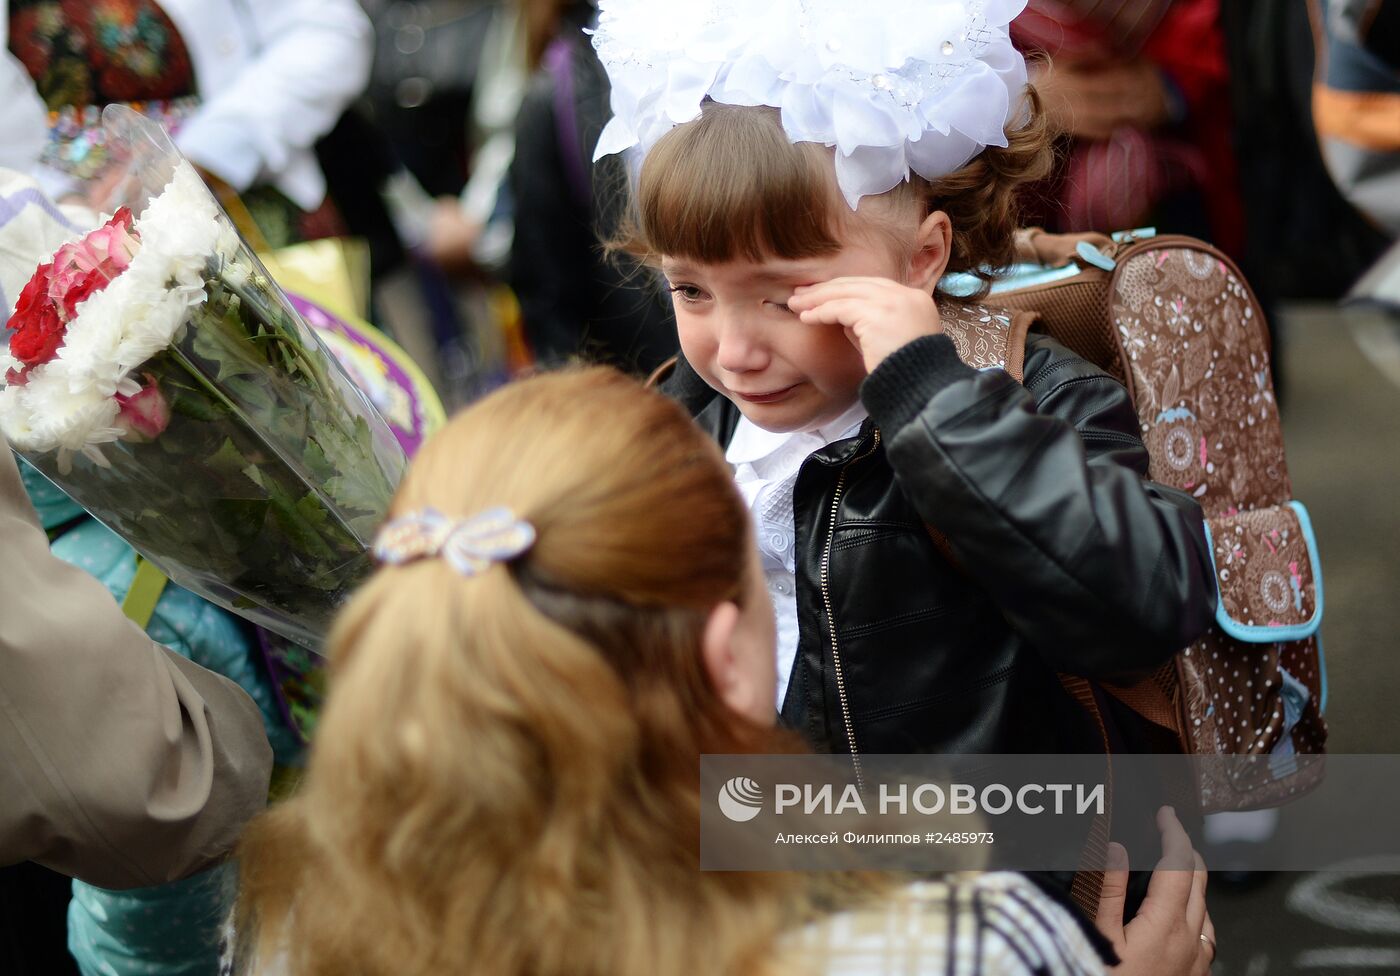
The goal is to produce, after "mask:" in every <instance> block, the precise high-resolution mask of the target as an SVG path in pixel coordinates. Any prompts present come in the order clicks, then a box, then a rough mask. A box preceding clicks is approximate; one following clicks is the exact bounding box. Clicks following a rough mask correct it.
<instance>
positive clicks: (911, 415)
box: [663, 335, 1215, 753]
mask: <svg viewBox="0 0 1400 976" xmlns="http://www.w3.org/2000/svg"><path fill="white" fill-rule="evenodd" d="M1024 375H1025V379H1024V385H1022V384H1018V383H1017V382H1016V381H1015V380H1014V379H1012V377H1011V376H1009V375H1008V374H1007V373H1005V372H1004V371H1002V370H992V371H978V370H975V369H973V368H972V367H970V366H967V365H966V364H964V363H963V362H962V361H961V360H960V359H958V357H957V353H956V352H955V350H954V348H953V344H952V342H951V341H950V340H949V339H948V338H947V337H946V336H930V337H927V338H924V339H920V340H917V341H916V342H913V343H911V344H910V345H908V346H906V347H904V348H903V349H901V350H899V351H898V352H896V353H895V354H894V355H892V356H890V357H889V358H888V359H887V360H886V361H885V362H884V363H882V364H881V365H880V367H879V368H878V369H876V370H875V372H874V373H873V374H872V375H871V376H870V377H869V378H868V379H867V380H866V381H865V383H864V384H863V386H862V388H861V399H862V400H863V401H864V403H865V406H866V408H867V410H868V411H869V413H870V419H869V420H867V421H866V422H865V424H864V425H863V426H862V428H861V430H860V433H859V434H858V435H857V436H856V437H854V438H849V439H846V440H843V441H838V442H836V443H834V444H831V445H829V446H827V447H826V448H824V449H823V450H821V451H818V452H816V453H815V454H813V455H811V456H810V457H809V458H808V459H807V460H806V461H805V462H804V463H803V465H802V468H801V470H800V471H799V473H798V478H797V484H796V487H795V490H794V497H793V509H794V513H795V526H796V534H797V612H798V621H799V630H800V638H799V643H798V650H797V659H796V662H795V664H794V666H793V672H792V675H791V680H790V681H789V684H788V691H787V698H786V701H785V702H784V705H783V708H782V718H783V720H784V722H785V723H786V724H788V725H790V726H792V727H793V728H795V729H797V730H799V731H800V732H802V733H803V734H804V735H805V736H806V737H807V738H808V740H809V741H810V742H811V743H812V744H813V745H814V746H815V747H817V748H818V749H823V750H826V751H832V752H840V751H850V750H858V751H859V752H861V753H908V752H940V753H941V752H949V753H1044V752H1101V751H1103V735H1102V732H1100V731H1099V730H1098V728H1097V726H1096V725H1094V724H1093V723H1092V722H1091V721H1090V719H1089V717H1088V715H1087V713H1086V712H1085V711H1084V710H1083V709H1082V707H1081V706H1079V705H1078V704H1076V703H1075V702H1074V701H1073V700H1072V699H1071V698H1070V697H1069V695H1068V694H1067V693H1066V692H1065V691H1064V690H1063V687H1062V686H1061V684H1060V681H1059V679H1058V678H1057V677H1056V672H1057V671H1064V672H1068V673H1072V674H1079V675H1084V676H1088V677H1092V678H1107V677H1123V676H1127V675H1131V674H1133V673H1135V672H1142V671H1145V670H1147V669H1151V668H1153V667H1155V666H1157V665H1159V664H1161V663H1162V662H1164V661H1166V660H1167V659H1168V658H1169V657H1170V656H1171V655H1172V654H1173V653H1175V652H1176V651H1178V650H1180V649H1181V648H1183V647H1185V646H1186V645H1187V644H1189V643H1190V642H1191V641H1192V640H1193V639H1194V638H1195V637H1197V636H1198V635H1199V634H1200V633H1201V632H1203V631H1204V630H1205V629H1206V627H1207V626H1208V625H1209V622H1210V620H1211V618H1212V615H1213V613H1214V602H1215V587H1214V574H1213V572H1212V568H1211V563H1210V557H1209V555H1208V553H1207V550H1206V543H1205V536H1204V532H1203V529H1202V516H1201V510H1200V508H1199V506H1198V505H1197V504H1196V503H1195V501H1194V500H1193V499H1191V498H1190V497H1188V496H1187V495H1184V494H1182V493H1181V492H1178V491H1175V490H1173V489H1170V488H1166V487H1164V486H1162V485H1158V484H1155V483H1152V482H1149V481H1147V480H1145V478H1144V475H1145V474H1146V471H1147V451H1146V449H1145V448H1144V447H1143V444H1142V442H1141V440H1140V439H1139V437H1138V435H1137V430H1138V421H1137V415H1136V413H1135V411H1134V409H1133V406H1132V403H1131V402H1130V400H1129V398H1128V394H1127V391H1126V390H1124V388H1123V387H1122V386H1121V385H1120V384H1118V383H1117V382H1116V381H1115V380H1113V379H1112V378H1111V377H1109V376H1108V375H1107V374H1105V373H1103V372H1101V371H1100V370H1099V369H1097V368H1096V367H1094V366H1092V365H1090V364H1089V363H1088V362H1086V361H1085V360H1083V359H1081V358H1079V357H1077V356H1075V355H1074V354H1073V353H1071V352H1070V351H1069V350H1067V349H1066V348H1065V347H1063V346H1061V345H1060V344H1059V343H1057V342H1055V341H1054V340H1052V339H1049V338H1046V337H1044V336H1038V335H1031V336H1030V337H1029V338H1028V340H1027V343H1026V358H1025V369H1024ZM663 389H665V390H666V391H667V392H669V393H671V394H672V395H674V396H676V397H677V398H678V399H680V400H681V401H682V402H683V403H686V404H687V406H688V407H689V408H690V409H691V411H692V413H694V414H695V415H696V419H697V421H698V422H699V423H700V424H701V425H702V426H703V427H704V428H705V429H706V430H707V431H709V432H710V433H711V434H712V435H713V436H715V437H716V438H717V439H718V440H719V441H720V443H722V444H725V443H728V441H729V439H730V437H731V436H732V435H733V431H734V427H735V424H737V422H738V419H739V413H738V410H737V409H736V408H735V407H734V405H733V404H732V403H730V402H729V401H728V400H727V399H725V398H723V397H721V396H718V395H717V394H715V393H714V392H713V391H711V390H709V388H708V387H705V386H704V385H703V383H701V382H700V381H699V378H698V377H697V376H696V375H695V373H694V371H693V370H691V369H690V368H689V367H688V366H687V365H686V364H685V363H684V362H683V361H682V362H681V363H680V364H679V365H678V369H677V371H676V373H675V374H674V375H673V376H672V378H671V379H670V380H668V381H667V384H666V385H665V387H664V388H663ZM926 524H927V525H931V526H933V527H934V528H936V529H937V530H938V531H940V532H941V533H942V534H943V535H945V536H946V538H947V544H948V547H949V548H950V549H951V551H952V553H953V555H954V557H955V560H956V565H955V564H954V563H953V562H950V561H949V559H948V558H947V557H946V556H945V555H944V554H943V553H942V552H940V551H939V549H938V548H937V547H936V546H935V545H934V543H933V541H932V540H931V538H930V536H929V534H928V531H927V527H926ZM1115 751H1117V750H1115Z"/></svg>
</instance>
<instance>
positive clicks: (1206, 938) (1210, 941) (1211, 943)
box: [1199, 932, 1217, 959]
mask: <svg viewBox="0 0 1400 976" xmlns="http://www.w3.org/2000/svg"><path fill="white" fill-rule="evenodd" d="M1199 938H1200V940H1201V941H1202V942H1204V943H1205V944H1206V945H1208V946H1210V957H1211V958H1212V959H1214V958H1215V953H1216V951H1217V950H1216V948H1215V941H1214V940H1213V939H1211V937H1210V936H1208V935H1206V934H1205V933H1204V932H1202V933H1201V934H1200V936H1199Z"/></svg>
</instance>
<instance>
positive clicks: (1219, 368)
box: [945, 235, 1327, 812]
mask: <svg viewBox="0 0 1400 976" xmlns="http://www.w3.org/2000/svg"><path fill="white" fill-rule="evenodd" d="M1036 250H1037V252H1038V254H1039V256H1040V257H1041V259H1042V260H1043V261H1046V260H1047V258H1049V257H1050V255H1053V254H1054V253H1055V251H1056V250H1059V251H1061V252H1066V253H1070V254H1072V255H1073V259H1072V260H1071V261H1069V262H1068V263H1066V264H1065V265H1064V266H1063V267H1061V268H1059V269H1046V270H1045V271H1043V272H1042V273H1040V274H1038V275H1036V276H1034V277H1035V278H1038V279H1039V280H1032V282H1031V283H1029V284H1026V283H1024V282H1025V281H1026V278H1025V277H1021V278H1020V279H1019V280H1018V279H1012V280H1010V281H1009V282H1008V283H1007V284H1008V285H1010V287H1009V288H1003V289H998V290H996V291H994V293H993V295H992V297H991V298H990V299H988V302H989V304H995V305H997V306H1002V307H1005V308H1008V309H1011V310H1014V311H1018V312H1025V311H1034V312H1035V313H1037V314H1038V317H1039V320H1040V322H1039V324H1038V325H1036V326H1035V328H1036V330H1037V331H1040V332H1044V333H1046V334H1048V335H1051V336H1053V337H1054V338H1056V339H1058V340H1059V341H1061V342H1063V343H1064V344H1065V345H1067V346H1069V347H1070V348H1071V349H1073V350H1074V351H1076V352H1077V353H1079V354H1080V355H1081V356H1083V357H1085V358H1086V359H1088V360H1090V361H1091V362H1093V363H1095V364H1097V365H1098V366H1100V367H1101V368H1102V369H1104V370H1106V371H1107V372H1109V373H1110V374H1112V375H1113V376H1115V377H1117V378H1118V380H1119V381H1121V382H1122V383H1123V384H1124V385H1125V386H1126V387H1127V388H1128V391H1129V393H1130V394H1131V395H1132V398H1133V403H1134V404H1135V405H1136V407H1137V412H1138V418H1139V421H1140V423H1141V432H1142V438H1143V441H1144V442H1145V443H1146V444H1147V448H1148V451H1149V454H1150V456H1151V461H1150V467H1149V476H1150V477H1151V478H1152V479H1153V480H1154V481H1157V482H1159V483H1161V484H1165V485H1169V486H1171V487H1173V488H1178V489H1180V490H1182V491H1185V492H1187V493H1188V494H1190V495H1192V496H1193V497H1195V498H1196V500H1197V501H1198V502H1199V503H1200V505H1201V507H1202V508H1203V509H1204V511H1205V515H1206V526H1207V531H1208V534H1209V536H1210V547H1211V552H1212V555H1213V557H1214V560H1215V569H1216V576H1217V582H1218V587H1219V595H1220V599H1219V609H1218V611H1217V614H1216V622H1215V625H1214V626H1213V627H1212V628H1211V629H1210V630H1209V631H1208V632H1207V633H1206V634H1205V635H1204V636H1203V637H1201V638H1200V639H1199V640H1197V641H1196V642H1195V643H1193V644H1192V645H1191V646H1190V647H1187V648H1184V649H1183V650H1182V651H1181V652H1180V653H1178V654H1177V655H1176V657H1175V658H1174V659H1173V660H1172V661H1170V662H1169V663H1168V664H1166V665H1164V666H1163V667H1162V668H1161V669H1159V671H1158V672H1157V673H1155V674H1153V675H1152V676H1151V677H1150V678H1148V679H1147V680H1144V681H1141V682H1139V683H1138V684H1135V685H1132V686H1127V687H1118V686H1112V685H1102V687H1103V689H1104V690H1105V691H1106V692H1107V693H1109V694H1112V695H1113V696H1115V697H1116V698H1118V699H1120V700H1121V701H1123V702H1124V703H1126V704H1128V705H1129V706H1131V707H1132V708H1133V709H1134V710H1135V711H1136V712H1138V713H1139V714H1141V715H1143V716H1144V717H1145V718H1147V719H1149V720H1151V721H1152V722H1154V723H1155V724H1157V725H1158V726H1160V727H1162V728H1163V729H1165V730H1167V731H1169V732H1170V733H1171V734H1173V735H1174V736H1175V737H1176V740H1177V741H1178V742H1179V744H1180V747H1181V749H1182V751H1184V752H1186V753H1189V754H1195V755H1201V756H1243V757H1252V758H1253V759H1254V760H1255V761H1254V762H1244V763H1240V762H1221V763H1204V764H1202V768H1203V769H1204V770H1205V772H1204V773H1203V776H1202V782H1201V784H1200V785H1201V802H1202V806H1203V809H1204V810H1205V812H1212V811H1220V810H1244V809H1257V808H1260V807H1268V806H1274V805H1277V804H1279V803H1283V802H1286V801H1287V800H1289V799H1290V798H1292V797H1293V796H1296V795H1298V794H1301V793H1303V792H1306V791H1307V790H1308V789H1311V788H1312V787H1313V786H1315V785H1316V784H1317V782H1319V781H1320V779H1321V776H1322V763H1321V761H1320V760H1310V759H1308V758H1306V757H1309V756H1314V755H1320V754H1321V753H1322V752H1323V751H1324V746H1325V743H1326V739H1327V725H1326V722H1325V720H1324V719H1323V708H1324V706H1325V704H1326V697H1327V680H1326V672H1325V670H1324V666H1323V657H1322V648H1321V644H1320V643H1319V636H1318V626H1319V624H1320V622H1321V618H1322V577H1321V575H1320V571H1319V568H1318V560H1317V548H1316V543H1315V541H1314V539H1313V532H1312V526H1311V524H1310V522H1309V520H1308V515H1307V510H1306V509H1305V508H1304V507H1303V506H1302V504H1301V503H1299V502H1297V501H1296V500H1294V498H1293V492H1292V485H1291V483H1290V482H1289V478H1288V469H1287V466H1286V465H1285V463H1284V457H1283V436H1282V432H1281V430H1280V426H1279V415H1278V405H1277V402H1276V401H1275V399H1274V392H1273V384H1272V382H1271V379H1270V368H1269V337H1268V331H1267V329H1266V326H1265V322H1264V315H1263V312H1262V311H1261V309H1260V307H1259V303H1258V301H1257V300H1256V299H1255V297H1254V294H1253V292H1251V291H1250V288H1249V286H1248V285H1247V284H1246V283H1245V280H1244V277H1243V276H1242V275H1241V274H1240V272H1239V269H1238V268H1237V267H1236V266H1235V265H1234V263H1233V262H1232V261H1231V260H1230V259H1229V258H1228V257H1226V256H1225V255H1224V254H1222V253H1221V252H1219V251H1217V250H1216V249H1215V248H1213V247H1211V246H1209V245H1207V244H1205V243H1203V242H1201V241H1198V240H1195V239H1193V238H1189V237H1179V236H1163V237H1147V238H1144V239H1134V238H1131V237H1130V238H1127V239H1126V240H1124V241H1121V242H1117V243H1111V242H1108V241H1107V239H1103V246H1094V245H1093V244H1091V243H1088V242H1086V241H1083V240H1074V239H1065V238H1059V239H1057V238H1055V236H1054V235H1042V237H1041V238H1037V239H1036ZM1047 263H1050V262H1049V261H1047ZM955 318H957V319H959V320H960V319H962V318H963V316H955ZM967 318H968V319H969V321H968V322H966V323H963V322H960V321H951V322H948V323H946V324H945V329H946V331H948V332H949V333H950V335H952V337H953V339H954V342H955V343H957V344H958V346H959V351H960V353H962V355H963V357H964V358H965V359H969V361H970V362H972V365H994V364H995V361H996V360H997V359H998V358H1001V359H1005V356H1006V354H1005V351H1004V350H1005V346H1003V347H1002V350H996V349H995V343H993V344H992V346H991V348H992V349H993V351H992V353H991V354H990V359H988V360H987V362H986V363H983V362H981V360H982V359H983V358H986V351H987V349H988V348H989V346H988V343H987V341H986V336H985V324H976V325H974V323H975V318H976V317H973V316H967ZM1015 319H1016V320H1021V319H1022V316H1019V315H1018V316H1015ZM1007 324H1008V326H1009V325H1010V324H1011V323H1010V322H1008V323H1007ZM969 330H971V332H969ZM1016 331H1020V330H1017V329H1013V328H1007V329H1006V331H1005V333H1004V334H1005V336H1006V338H1007V341H1008V342H1011V343H1012V344H1013V345H1014V344H1015V342H1014V340H1013V339H1012V336H1013V333H1014V332H1016ZM965 333H967V334H965ZM974 334H975V336H976V341H973V342H969V341H968V339H970V338H972V337H973V335H974ZM979 347H980V348H981V352H979V351H978V348H979ZM973 360H977V361H976V362H973ZM1066 684H1067V687H1068V686H1069V682H1068V681H1067V682H1066ZM1071 690H1073V689H1071Z"/></svg>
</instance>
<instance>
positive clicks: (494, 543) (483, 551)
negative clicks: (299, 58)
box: [374, 508, 535, 577]
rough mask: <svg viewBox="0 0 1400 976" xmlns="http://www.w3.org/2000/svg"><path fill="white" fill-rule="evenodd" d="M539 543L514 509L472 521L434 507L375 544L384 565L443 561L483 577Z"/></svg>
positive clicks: (391, 526)
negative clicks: (495, 565)
mask: <svg viewBox="0 0 1400 976" xmlns="http://www.w3.org/2000/svg"><path fill="white" fill-rule="evenodd" d="M534 544H535V527H534V526H533V525H531V524H530V523H529V522H526V521H523V520H521V519H518V518H516V517H515V513H514V512H512V511H511V510H510V509H508V508H488V509H487V510H486V511H484V512H478V513H477V514H476V515H473V516H472V517H471V518H464V519H457V518H448V517H447V516H446V515H443V514H442V513H441V512H438V511H436V510H434V509H431V508H428V509H424V510H423V511H421V512H411V513H409V514H408V515H403V516H400V517H399V518H396V519H393V520H391V521H389V522H387V523H385V525H384V527H383V528H381V529H380V530H379V534H378V536H376V537H375V540H374V555H375V558H376V559H378V560H379V561H380V562H381V563H385V564H386V565H389V566H399V565H402V564H403V563H409V562H413V561H414V560H417V559H431V558H434V557H437V556H441V557H442V558H443V559H445V560H447V562H448V563H450V564H451V566H452V568H453V569H455V570H456V571H457V572H459V573H461V574H462V575H463V576H467V577H471V576H479V575H480V574H482V573H484V572H486V570H487V569H489V568H490V567H491V565H492V564H493V563H504V562H509V561H510V560H512V559H514V558H516V557H517V556H520V555H521V554H523V553H525V552H526V551H527V550H529V548H530V547H531V546H532V545H534Z"/></svg>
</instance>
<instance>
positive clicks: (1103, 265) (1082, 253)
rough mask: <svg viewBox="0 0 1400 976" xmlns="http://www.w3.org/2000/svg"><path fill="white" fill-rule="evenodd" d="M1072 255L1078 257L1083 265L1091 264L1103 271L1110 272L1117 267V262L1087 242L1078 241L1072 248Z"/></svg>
mask: <svg viewBox="0 0 1400 976" xmlns="http://www.w3.org/2000/svg"><path fill="white" fill-rule="evenodd" d="M1074 253H1075V254H1078V255H1079V260H1081V261H1083V262H1084V263H1085V264H1091V265H1093V266H1094V267H1096V268H1100V269H1102V270H1104V271H1112V270H1113V269H1114V268H1116V267H1118V262H1117V261H1115V260H1113V258H1111V257H1109V256H1108V255H1107V254H1105V253H1103V252H1102V251H1100V250H1099V249H1098V248H1096V247H1095V246H1094V245H1092V244H1090V243H1089V242H1088V241H1080V242H1079V243H1078V244H1076V245H1075V246H1074Z"/></svg>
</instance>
